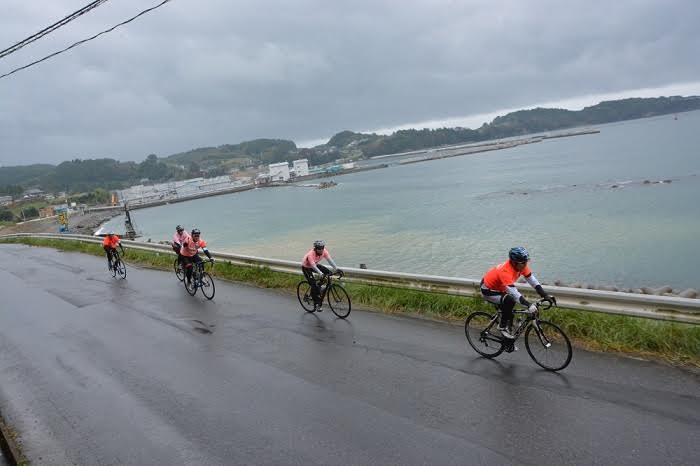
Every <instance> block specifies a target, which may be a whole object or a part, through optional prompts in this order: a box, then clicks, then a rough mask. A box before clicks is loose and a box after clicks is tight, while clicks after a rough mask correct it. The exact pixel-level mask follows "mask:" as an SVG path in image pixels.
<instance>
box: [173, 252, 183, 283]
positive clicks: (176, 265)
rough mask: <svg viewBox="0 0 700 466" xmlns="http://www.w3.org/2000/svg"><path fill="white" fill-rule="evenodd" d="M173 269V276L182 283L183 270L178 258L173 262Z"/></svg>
mask: <svg viewBox="0 0 700 466" xmlns="http://www.w3.org/2000/svg"><path fill="white" fill-rule="evenodd" d="M173 269H174V270H175V276H176V277H177V279H178V280H180V281H182V280H184V279H185V270H184V269H183V268H182V264H181V263H180V258H179V257H176V258H175V262H173Z"/></svg>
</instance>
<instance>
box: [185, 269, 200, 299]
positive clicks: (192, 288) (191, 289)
mask: <svg viewBox="0 0 700 466" xmlns="http://www.w3.org/2000/svg"><path fill="white" fill-rule="evenodd" d="M197 280H198V278H197V271H196V270H193V271H192V279H191V280H190V282H189V283H187V280H183V281H182V283H183V284H184V285H185V290H187V293H189V295H190V296H194V295H195V293H197Z"/></svg>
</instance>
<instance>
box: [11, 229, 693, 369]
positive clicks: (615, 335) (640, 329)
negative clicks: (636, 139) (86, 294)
mask: <svg viewBox="0 0 700 466" xmlns="http://www.w3.org/2000/svg"><path fill="white" fill-rule="evenodd" d="M0 242H8V243H24V244H28V245H34V246H47V247H53V248H56V249H60V250H63V251H75V252H83V253H88V254H93V255H97V256H102V255H103V254H104V252H103V250H102V247H101V246H100V245H98V244H93V243H82V242H78V241H66V240H52V239H42V238H14V239H3V240H0ZM126 249H127V253H126V255H125V256H124V259H125V261H126V262H127V263H133V264H138V265H141V266H145V267H151V268H156V269H162V270H168V271H172V266H173V260H174V257H175V256H174V255H173V254H170V253H165V252H163V253H155V252H149V251H139V250H136V249H130V248H128V246H127V248H126ZM212 275H214V276H215V277H217V278H219V279H224V280H230V281H234V282H244V283H250V284H253V285H256V286H260V287H264V288H275V289H280V290H285V291H288V292H291V293H296V285H297V283H299V281H300V280H301V279H302V278H301V275H293V274H287V273H281V272H274V271H272V270H270V269H268V268H262V267H245V266H238V265H233V264H230V263H226V262H223V261H221V262H217V263H215V264H214V267H213V268H212ZM346 288H347V290H348V292H349V293H350V295H351V297H352V300H353V304H355V305H359V306H360V307H362V308H368V309H374V310H380V311H382V312H386V313H397V314H398V313H401V314H410V315H418V316H423V317H429V318H434V319H440V320H446V321H454V322H459V321H463V320H464V319H465V318H466V316H467V315H469V313H471V312H472V311H474V310H477V309H483V308H484V307H485V305H484V303H483V301H482V300H480V299H476V298H465V297H457V296H450V295H445V294H438V293H429V292H423V291H413V290H404V289H398V288H387V287H379V286H372V285H359V284H353V283H348V284H347V285H346ZM545 318H546V319H547V320H551V321H553V322H555V323H557V324H558V325H560V326H561V327H562V328H564V330H565V331H566V333H567V334H568V335H569V337H570V338H572V340H573V341H574V342H575V344H576V345H577V346H578V347H583V348H586V349H591V350H597V351H614V352H620V353H626V354H629V355H633V356H642V357H649V358H654V359H662V360H665V361H667V362H670V363H672V364H675V365H681V366H692V367H700V325H690V324H681V323H674V322H663V321H652V320H648V319H640V318H635V317H627V316H615V315H609V314H602V313H600V314H599V313H594V312H585V311H576V310H570V309H561V308H557V309H553V310H550V311H545ZM465 345H466V343H465Z"/></svg>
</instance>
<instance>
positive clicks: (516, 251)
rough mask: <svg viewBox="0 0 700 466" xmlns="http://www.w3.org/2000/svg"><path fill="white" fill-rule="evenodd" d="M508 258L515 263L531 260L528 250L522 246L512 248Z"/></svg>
mask: <svg viewBox="0 0 700 466" xmlns="http://www.w3.org/2000/svg"><path fill="white" fill-rule="evenodd" d="M508 257H509V258H510V260H512V261H513V262H527V261H529V260H530V254H529V253H528V252H527V249H525V248H524V247H522V246H517V247H514V248H511V250H510V251H508Z"/></svg>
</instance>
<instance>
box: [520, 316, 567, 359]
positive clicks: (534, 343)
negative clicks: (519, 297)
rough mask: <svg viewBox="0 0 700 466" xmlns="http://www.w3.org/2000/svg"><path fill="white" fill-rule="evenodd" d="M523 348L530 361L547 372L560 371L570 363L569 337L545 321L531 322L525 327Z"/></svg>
mask: <svg viewBox="0 0 700 466" xmlns="http://www.w3.org/2000/svg"><path fill="white" fill-rule="evenodd" d="M525 348H527V352H528V354H529V355H530V357H531V358H532V360H533V361H535V362H536V363H537V364H538V365H540V366H541V367H543V368H544V369H547V370H548V371H560V370H562V369H564V368H565V367H566V366H568V365H569V363H570V362H571V356H572V351H571V342H570V341H569V337H567V336H566V333H564V331H563V330H562V329H560V328H559V327H558V326H556V325H555V324H553V323H551V322H548V321H546V320H540V321H533V322H532V323H531V324H530V325H529V326H528V327H527V330H525Z"/></svg>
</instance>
